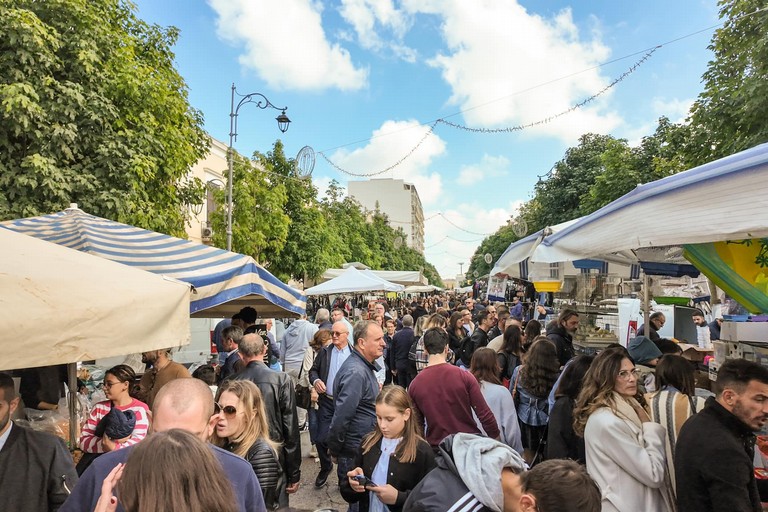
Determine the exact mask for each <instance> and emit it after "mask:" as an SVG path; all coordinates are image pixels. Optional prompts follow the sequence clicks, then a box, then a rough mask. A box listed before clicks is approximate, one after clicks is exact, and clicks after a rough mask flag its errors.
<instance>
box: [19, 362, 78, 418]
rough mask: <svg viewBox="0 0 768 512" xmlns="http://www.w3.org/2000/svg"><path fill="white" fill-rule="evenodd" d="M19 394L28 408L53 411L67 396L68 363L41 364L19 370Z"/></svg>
mask: <svg viewBox="0 0 768 512" xmlns="http://www.w3.org/2000/svg"><path fill="white" fill-rule="evenodd" d="M19 376H20V377H21V382H20V383H19V394H20V395H21V399H22V401H23V402H24V407H25V408H27V409H40V410H44V411H53V410H56V409H58V408H59V400H61V398H62V397H64V396H66V394H65V393H66V387H65V384H66V382H67V365H64V364H60V365H54V366H40V367H38V368H27V369H25V370H21V371H20V372H19Z"/></svg>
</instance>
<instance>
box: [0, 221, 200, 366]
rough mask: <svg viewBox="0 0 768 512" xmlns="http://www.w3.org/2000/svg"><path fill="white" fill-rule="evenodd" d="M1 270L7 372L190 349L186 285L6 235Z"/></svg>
mask: <svg viewBox="0 0 768 512" xmlns="http://www.w3.org/2000/svg"><path fill="white" fill-rule="evenodd" d="M0 268H2V272H0V290H2V294H0V349H2V354H3V356H2V358H0V370H11V369H16V368H32V367H37V366H46V365H53V364H64V363H74V362H78V361H85V360H91V359H98V358H105V357H112V356H119V355H126V354H131V353H136V352H145V351H148V350H155V349H159V348H165V347H179V346H181V345H185V344H187V343H189V339H190V334H189V295H190V294H189V285H187V284H186V283H182V282H180V281H176V280H173V279H168V278H164V277H162V276H158V275H155V274H152V273H149V272H145V271H143V270H138V269H135V268H131V267H129V266H127V265H122V264H120V263H115V262H113V261H109V260H106V259H103V258H98V257H96V256H91V255H89V254H85V253H82V252H79V251H73V250H71V249H68V248H66V247H62V246H60V245H57V244H54V243H50V242H45V241H43V240H39V239H37V238H34V237H31V236H26V235H22V234H19V233H15V232H13V231H10V230H8V229H2V228H0ZM21 333H32V336H31V337H28V339H26V340H22V339H21V338H20V336H22V334H21Z"/></svg>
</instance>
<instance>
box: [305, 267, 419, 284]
mask: <svg viewBox="0 0 768 512" xmlns="http://www.w3.org/2000/svg"><path fill="white" fill-rule="evenodd" d="M346 270H347V269H345V268H329V269H328V270H326V271H325V272H323V275H322V276H321V277H320V279H319V281H327V280H329V279H333V278H335V277H339V276H340V275H341V274H343V273H344V272H345V271H346ZM370 272H373V274H375V275H376V276H377V277H379V278H381V279H384V280H385V281H389V282H390V283H396V284H402V285H403V286H409V285H412V284H427V279H426V278H425V277H424V276H423V275H422V274H421V272H419V271H418V270H371V271H370Z"/></svg>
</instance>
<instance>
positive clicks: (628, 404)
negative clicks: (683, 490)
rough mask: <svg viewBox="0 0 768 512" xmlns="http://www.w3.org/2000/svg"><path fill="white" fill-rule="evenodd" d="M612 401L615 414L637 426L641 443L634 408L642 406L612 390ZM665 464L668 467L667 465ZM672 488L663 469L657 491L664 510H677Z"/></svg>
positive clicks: (638, 420) (638, 421)
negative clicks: (662, 478) (660, 483)
mask: <svg viewBox="0 0 768 512" xmlns="http://www.w3.org/2000/svg"><path fill="white" fill-rule="evenodd" d="M613 403H614V407H615V409H614V412H615V414H616V416H618V417H619V418H621V419H623V420H624V421H626V422H627V423H630V424H632V425H634V426H635V427H637V430H638V431H639V434H638V436H637V442H638V443H639V444H640V445H642V444H643V440H642V435H643V422H642V421H640V418H639V417H638V415H637V413H636V412H635V409H634V408H635V407H642V406H641V405H640V402H638V401H637V400H636V399H635V398H634V397H631V398H627V397H624V396H622V395H620V394H618V393H616V392H614V393H613ZM667 466H668V467H669V465H667ZM673 489H674V488H673V487H672V479H671V478H670V475H669V471H665V472H664V484H663V485H662V486H661V487H660V488H659V491H660V492H661V496H662V498H663V499H664V504H665V505H666V510H668V511H669V512H676V510H677V503H676V500H675V493H674V490H673Z"/></svg>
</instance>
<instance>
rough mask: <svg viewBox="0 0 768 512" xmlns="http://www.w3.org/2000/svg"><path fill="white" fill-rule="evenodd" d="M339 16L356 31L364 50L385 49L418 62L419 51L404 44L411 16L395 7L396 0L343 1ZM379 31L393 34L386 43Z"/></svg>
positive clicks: (410, 60) (406, 59) (402, 57)
mask: <svg viewBox="0 0 768 512" xmlns="http://www.w3.org/2000/svg"><path fill="white" fill-rule="evenodd" d="M339 14H341V16H342V17H343V18H344V19H345V20H346V21H347V23H349V24H350V25H352V28H354V30H355V33H356V34H357V39H358V41H359V43H360V45H361V46H362V47H363V48H366V49H369V50H375V51H381V50H383V49H385V48H387V49H389V50H390V51H392V52H393V53H394V55H395V56H397V57H398V58H401V59H403V60H405V61H407V62H415V61H416V51H415V50H414V49H413V48H410V47H408V46H406V45H405V44H403V37H404V36H405V34H406V32H407V31H408V29H409V28H410V26H411V23H412V21H411V17H410V16H409V15H408V14H407V13H406V12H405V11H402V10H399V9H397V8H396V7H395V4H394V2H393V1H392V0H341V7H340V8H339ZM379 31H382V32H390V33H391V36H392V39H391V40H384V39H383V38H382V37H381V36H380V35H379Z"/></svg>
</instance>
